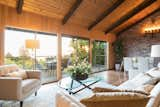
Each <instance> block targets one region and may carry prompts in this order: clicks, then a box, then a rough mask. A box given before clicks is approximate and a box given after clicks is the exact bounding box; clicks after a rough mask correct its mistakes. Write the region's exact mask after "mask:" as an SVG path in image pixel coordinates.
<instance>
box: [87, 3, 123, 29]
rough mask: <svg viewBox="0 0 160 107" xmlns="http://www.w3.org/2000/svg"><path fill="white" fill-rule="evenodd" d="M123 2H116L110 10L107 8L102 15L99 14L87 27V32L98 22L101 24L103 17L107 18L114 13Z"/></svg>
mask: <svg viewBox="0 0 160 107" xmlns="http://www.w3.org/2000/svg"><path fill="white" fill-rule="evenodd" d="M124 1H125V0H117V1H116V2H115V3H114V4H113V5H112V6H111V7H110V8H108V9H107V10H106V11H105V12H104V13H103V14H101V15H100V16H99V17H98V18H97V19H96V20H95V21H94V22H93V23H92V24H91V25H90V26H89V27H88V30H91V29H92V28H94V27H95V26H96V25H97V24H98V23H99V22H101V21H102V20H103V19H104V18H105V17H107V16H108V15H109V14H110V13H112V11H114V10H115V9H116V8H117V7H118V6H119V5H121V4H122V3H123V2H124Z"/></svg>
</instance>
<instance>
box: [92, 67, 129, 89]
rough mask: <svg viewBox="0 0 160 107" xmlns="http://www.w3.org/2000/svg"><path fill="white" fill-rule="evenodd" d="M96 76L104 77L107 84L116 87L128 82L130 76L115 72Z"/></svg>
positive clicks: (101, 73)
mask: <svg viewBox="0 0 160 107" xmlns="http://www.w3.org/2000/svg"><path fill="white" fill-rule="evenodd" d="M94 75H98V76H103V77H104V79H105V81H106V83H109V84H112V85H116V86H118V85H120V84H121V83H123V82H125V81H126V80H128V75H127V74H126V73H125V72H118V71H114V70H109V71H104V72H100V73H96V74H94Z"/></svg>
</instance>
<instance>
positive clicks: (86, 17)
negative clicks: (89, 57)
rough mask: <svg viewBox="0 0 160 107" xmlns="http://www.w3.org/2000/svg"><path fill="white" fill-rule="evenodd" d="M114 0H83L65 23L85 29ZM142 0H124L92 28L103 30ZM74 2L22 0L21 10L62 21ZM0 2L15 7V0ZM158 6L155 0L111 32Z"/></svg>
mask: <svg viewBox="0 0 160 107" xmlns="http://www.w3.org/2000/svg"><path fill="white" fill-rule="evenodd" d="M116 1H117V0H83V2H82V3H81V4H80V6H79V7H78V8H77V9H76V11H75V12H74V14H73V15H72V16H71V17H70V19H69V20H68V22H67V23H66V24H70V25H71V24H75V25H77V26H81V27H85V28H86V29H87V28H88V27H89V25H91V24H92V23H93V22H94V21H95V20H96V19H97V17H99V16H101V15H102V14H103V13H104V12H105V11H106V9H108V8H109V7H111V6H112V5H113V4H114V3H115V2H116ZM143 1H145V0H125V1H124V2H123V3H122V4H120V6H119V7H117V8H116V9H115V10H113V12H112V13H110V14H109V15H108V16H107V17H105V18H104V19H103V20H102V21H100V22H99V23H98V24H97V25H96V26H94V28H93V30H98V31H105V30H106V29H108V28H109V27H110V26H111V25H112V24H113V23H115V22H117V20H119V19H120V18H121V17H123V16H125V15H126V14H127V13H128V12H130V11H131V10H132V9H134V8H135V7H137V6H138V5H139V4H141V3H142V2H143ZM75 2H76V0H24V5H23V11H28V12H32V13H36V14H40V15H43V16H48V17H52V18H55V19H58V20H61V21H62V20H63V18H64V16H65V15H66V14H67V13H68V11H69V10H70V8H71V7H72V6H73V4H74V3H75ZM0 4H3V5H7V6H10V7H14V8H15V9H16V6H17V0H0ZM158 6H159V7H160V0H157V1H156V3H154V4H152V5H151V6H149V7H148V8H146V9H144V10H143V11H142V12H140V13H138V14H137V15H135V16H133V17H132V18H130V19H129V20H127V21H126V22H124V23H123V24H121V25H119V26H117V28H115V29H113V30H112V32H116V33H118V32H120V31H122V30H123V29H125V28H126V27H127V26H130V25H132V24H134V23H135V22H137V21H138V20H140V19H142V18H144V17H145V16H147V15H148V14H150V13H151V12H152V11H154V10H156V9H157V8H158ZM23 11H22V12H23Z"/></svg>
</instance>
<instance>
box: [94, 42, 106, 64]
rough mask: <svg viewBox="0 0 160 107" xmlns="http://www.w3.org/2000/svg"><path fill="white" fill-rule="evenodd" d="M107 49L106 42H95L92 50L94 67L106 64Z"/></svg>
mask: <svg viewBox="0 0 160 107" xmlns="http://www.w3.org/2000/svg"><path fill="white" fill-rule="evenodd" d="M105 48H106V43H105V42H98V41H95V42H93V48H92V64H93V65H96V64H100V65H103V64H104V62H105V57H104V56H105ZM97 59H98V60H97Z"/></svg>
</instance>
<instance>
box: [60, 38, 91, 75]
mask: <svg viewBox="0 0 160 107" xmlns="http://www.w3.org/2000/svg"><path fill="white" fill-rule="evenodd" d="M82 60H87V61H88V60H89V40H88V39H83V38H73V37H69V36H62V74H63V76H66V75H67V74H66V73H65V72H64V69H65V68H67V66H69V65H73V64H75V63H76V61H82Z"/></svg>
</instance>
